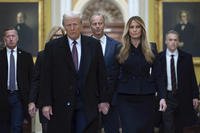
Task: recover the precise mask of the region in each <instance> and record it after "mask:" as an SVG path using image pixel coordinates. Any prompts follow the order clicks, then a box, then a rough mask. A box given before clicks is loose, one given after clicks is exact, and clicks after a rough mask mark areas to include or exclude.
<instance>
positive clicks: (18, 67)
mask: <svg viewBox="0 0 200 133" xmlns="http://www.w3.org/2000/svg"><path fill="white" fill-rule="evenodd" d="M22 54H23V53H22V51H21V50H19V49H17V69H16V71H17V82H18V79H19V76H20V73H21V71H23V69H22V68H21V67H22V63H23V59H22V58H23V56H22Z"/></svg>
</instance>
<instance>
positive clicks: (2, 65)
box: [0, 48, 33, 119]
mask: <svg viewBox="0 0 200 133" xmlns="http://www.w3.org/2000/svg"><path fill="white" fill-rule="evenodd" d="M32 69H33V59H32V56H31V54H29V53H27V52H24V51H22V50H20V49H17V83H18V89H19V90H18V91H19V94H20V99H21V102H22V104H23V107H24V110H25V113H26V116H27V117H28V111H27V108H28V107H27V105H28V94H29V90H30V83H31V77H32ZM0 71H1V72H0V118H5V119H9V111H10V107H9V104H8V99H7V97H8V91H7V79H8V63H7V52H6V48H4V49H3V50H1V51H0Z"/></svg>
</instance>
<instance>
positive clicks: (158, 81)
mask: <svg viewBox="0 0 200 133" xmlns="http://www.w3.org/2000/svg"><path fill="white" fill-rule="evenodd" d="M152 78H153V80H154V81H155V87H156V91H157V93H158V97H159V99H165V98H166V87H165V77H164V74H163V73H162V64H161V62H160V60H159V56H156V59H155V61H154V63H153V69H152Z"/></svg>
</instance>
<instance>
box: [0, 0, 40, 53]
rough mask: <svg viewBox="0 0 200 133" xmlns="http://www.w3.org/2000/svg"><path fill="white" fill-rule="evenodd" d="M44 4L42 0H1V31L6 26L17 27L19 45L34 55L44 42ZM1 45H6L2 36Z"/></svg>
mask: <svg viewBox="0 0 200 133" xmlns="http://www.w3.org/2000/svg"><path fill="white" fill-rule="evenodd" d="M42 5H43V1H42V0H0V12H1V13H0V20H1V21H0V25H1V26H0V32H1V33H2V32H3V30H4V29H5V28H6V27H10V26H12V27H15V29H16V30H17V31H18V35H19V41H18V44H17V45H18V47H19V48H21V49H22V50H24V51H26V52H29V53H31V54H32V55H33V56H36V55H37V52H38V50H39V49H40V45H41V43H42V36H43V35H42V34H43V33H42V29H43V28H42V18H43V16H42V15H43V13H42V11H43V9H42V7H43V6H42ZM1 45H4V44H3V40H2V38H1Z"/></svg>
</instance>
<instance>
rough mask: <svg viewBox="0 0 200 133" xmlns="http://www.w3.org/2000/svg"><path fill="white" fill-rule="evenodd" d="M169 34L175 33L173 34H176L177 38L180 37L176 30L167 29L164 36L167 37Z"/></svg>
mask: <svg viewBox="0 0 200 133" xmlns="http://www.w3.org/2000/svg"><path fill="white" fill-rule="evenodd" d="M169 34H175V35H177V37H178V39H180V38H179V34H178V32H177V31H175V30H169V31H168V32H167V33H166V35H165V38H167V36H168V35H169Z"/></svg>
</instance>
